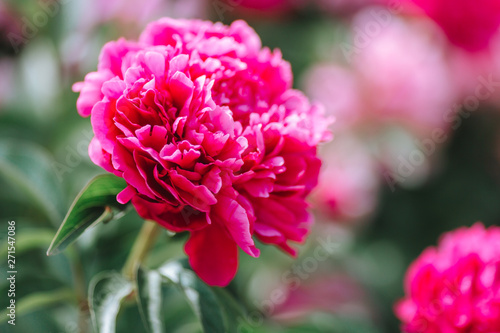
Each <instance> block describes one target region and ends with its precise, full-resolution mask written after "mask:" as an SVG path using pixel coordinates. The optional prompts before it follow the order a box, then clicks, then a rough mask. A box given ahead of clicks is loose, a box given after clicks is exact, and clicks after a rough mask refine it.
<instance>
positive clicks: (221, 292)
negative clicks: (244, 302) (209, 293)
mask: <svg viewBox="0 0 500 333" xmlns="http://www.w3.org/2000/svg"><path fill="white" fill-rule="evenodd" d="M212 290H213V292H214V293H215V295H216V296H217V300H218V301H219V303H220V304H221V305H222V307H223V309H224V318H225V322H226V326H227V329H228V331H229V332H237V331H238V325H239V324H240V322H239V320H243V319H244V318H245V310H244V309H243V307H242V306H241V304H239V303H238V302H237V301H236V299H235V298H234V297H233V295H231V294H230V293H229V292H228V291H227V290H226V289H223V288H213V289H212Z"/></svg>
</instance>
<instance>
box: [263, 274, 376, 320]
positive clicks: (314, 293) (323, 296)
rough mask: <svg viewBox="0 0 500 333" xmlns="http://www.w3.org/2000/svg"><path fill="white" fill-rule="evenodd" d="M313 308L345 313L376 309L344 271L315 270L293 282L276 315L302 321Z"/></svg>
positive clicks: (366, 314) (357, 314) (363, 313)
mask: <svg viewBox="0 0 500 333" xmlns="http://www.w3.org/2000/svg"><path fill="white" fill-rule="evenodd" d="M311 312H327V313H332V314H337V315H341V316H350V317H365V318H366V317H370V316H372V314H373V313H372V310H371V308H370V306H369V299H368V296H367V295H366V294H365V291H364V290H363V287H362V286H361V285H359V284H358V283H357V282H356V281H355V280H353V279H352V278H350V277H349V276H347V275H344V274H339V273H337V274H332V273H323V274H315V275H314V276H312V277H310V278H308V279H307V280H305V281H304V282H303V283H301V284H300V286H298V288H297V286H293V285H292V286H289V290H288V292H287V297H286V299H285V301H284V302H283V303H280V304H278V305H277V306H276V309H275V311H274V312H273V319H276V320H279V321H283V322H294V321H300V320H301V319H304V318H307V317H308V316H310V314H311Z"/></svg>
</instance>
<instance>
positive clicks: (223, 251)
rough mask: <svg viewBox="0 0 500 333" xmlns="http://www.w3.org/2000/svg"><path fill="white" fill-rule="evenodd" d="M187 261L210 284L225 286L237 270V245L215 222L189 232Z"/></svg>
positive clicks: (186, 248)
mask: <svg viewBox="0 0 500 333" xmlns="http://www.w3.org/2000/svg"><path fill="white" fill-rule="evenodd" d="M184 249H185V251H186V254H187V255H188V256H189V263H190V264H191V267H192V268H193V270H194V271H195V272H196V274H198V276H199V277H200V278H201V279H202V280H203V281H205V282H206V283H208V284H209V285H212V286H219V287H225V286H227V285H228V284H229V282H231V280H232V279H233V278H234V276H235V275H236V271H237V270H238V247H237V245H236V243H235V242H234V241H233V240H232V239H231V237H230V236H229V235H228V234H227V231H225V230H224V229H223V228H222V227H220V226H219V225H218V224H217V223H212V225H210V226H207V227H206V228H203V229H201V230H199V231H193V232H191V236H190V238H189V240H188V241H187V242H186V246H185V248H184Z"/></svg>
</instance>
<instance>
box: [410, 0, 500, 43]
mask: <svg viewBox="0 0 500 333" xmlns="http://www.w3.org/2000/svg"><path fill="white" fill-rule="evenodd" d="M405 2H406V3H408V4H413V5H415V6H417V7H418V8H419V9H420V10H421V11H422V12H423V13H425V15H427V16H429V17H430V18H431V19H432V20H434V21H435V22H436V23H437V24H438V25H439V26H440V27H441V28H442V29H443V31H444V32H445V34H446V35H447V36H448V39H449V40H450V42H451V43H453V44H455V45H457V46H459V47H462V48H464V49H466V50H468V51H479V50H483V49H485V48H487V47H488V45H489V43H490V40H491V37H492V36H493V35H494V34H496V33H497V31H498V28H499V27H500V1H498V0H478V1H470V0H458V1H457V0H405Z"/></svg>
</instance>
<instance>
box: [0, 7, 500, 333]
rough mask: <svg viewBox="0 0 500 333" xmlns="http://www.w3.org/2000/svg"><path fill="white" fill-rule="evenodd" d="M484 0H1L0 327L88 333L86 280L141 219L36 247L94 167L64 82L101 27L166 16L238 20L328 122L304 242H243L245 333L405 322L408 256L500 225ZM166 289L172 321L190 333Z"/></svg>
mask: <svg viewBox="0 0 500 333" xmlns="http://www.w3.org/2000/svg"><path fill="white" fill-rule="evenodd" d="M479 2H481V4H475V3H474V4H473V5H467V3H468V2H467V1H458V2H451V1H446V0H442V1H424V0H415V1H410V0H408V1H406V0H400V1H391V2H386V1H384V0H379V1H377V0H356V1H353V0H255V1H251V0H141V1H139V0H108V1H101V0H85V1H84V0H59V1H58V0H39V1H34V0H33V1H32V0H11V1H8V0H0V225H1V226H2V227H0V236H1V239H0V241H1V243H0V258H1V260H0V295H1V296H0V309H5V308H6V306H7V304H8V298H7V296H6V295H7V290H8V284H7V280H6V278H7V273H6V271H7V267H6V257H7V244H6V237H7V221H11V220H14V221H16V225H17V234H16V237H17V238H16V240H17V249H16V265H17V270H18V275H17V284H16V285H17V289H16V300H17V304H18V309H17V320H16V326H15V327H12V326H10V325H7V324H6V321H7V317H6V316H5V313H4V312H2V310H0V313H1V314H2V316H1V317H0V331H1V332H23V333H24V332H26V333H28V332H42V333H45V332H58V333H61V332H68V333H77V332H79V333H80V332H81V333H84V332H90V324H89V320H88V308H87V305H86V301H85V299H86V294H87V290H88V284H89V281H90V279H91V278H92V276H94V275H95V274H97V273H99V272H101V271H103V270H112V269H115V270H119V269H120V268H121V267H122V265H123V263H124V261H125V259H126V256H127V254H128V251H129V249H130V247H131V244H132V242H133V240H134V238H135V236H136V235H137V232H138V230H139V229H140V227H141V223H142V222H141V219H140V218H139V217H138V216H137V215H136V214H135V212H129V213H128V214H127V215H126V216H125V217H124V218H122V219H121V220H119V221H115V222H112V223H110V224H106V225H100V226H98V227H96V228H93V229H91V230H89V231H87V232H86V233H85V234H84V236H83V237H82V238H81V239H80V240H79V241H78V242H77V243H76V244H75V245H74V246H72V247H71V248H70V249H68V250H67V251H65V252H64V253H63V254H60V255H57V256H53V257H47V256H46V255H45V252H46V250H47V248H48V246H49V244H50V241H51V239H52V237H53V236H54V234H55V231H56V230H57V228H58V226H59V225H60V223H61V222H62V218H63V217H64V215H65V212H66V211H67V209H68V207H69V205H70V204H71V202H72V200H73V198H74V197H75V196H76V195H77V193H78V192H79V191H80V189H81V188H82V187H83V186H84V185H85V184H86V183H87V182H88V181H89V180H90V179H91V178H92V177H93V176H94V175H97V174H100V173H102V170H101V169H100V168H99V167H97V166H95V165H93V164H92V163H91V162H90V160H89V158H88V154H87V147H88V143H89V142H90V139H91V137H92V135H93V134H92V130H91V127H90V121H89V119H82V118H80V117H79V116H78V114H77V112H76V107H75V103H76V98H77V94H75V93H73V92H72V90H71V86H72V84H73V83H75V82H78V81H80V80H82V79H83V77H84V75H85V74H86V73H88V72H90V71H93V70H95V68H96V64H97V59H98V55H99V51H100V49H101V47H102V46H103V45H104V44H105V43H106V42H107V41H110V40H114V39H117V38H119V37H121V36H124V37H126V38H130V39H134V38H137V36H138V34H139V33H140V31H141V30H142V29H143V28H144V26H145V25H146V24H147V23H148V22H150V21H152V20H153V19H156V18H159V17H162V16H170V17H184V18H202V19H210V20H214V21H222V22H224V23H230V22H232V21H234V20H236V19H245V20H246V21H247V22H248V23H249V24H250V25H251V26H252V27H254V29H255V30H256V31H257V33H258V34H259V35H260V36H261V38H262V42H263V45H265V46H268V47H270V48H280V49H281V50H282V53H283V55H284V58H285V59H287V60H288V61H290V63H291V64H292V68H293V72H294V77H295V80H294V85H295V87H297V88H299V89H302V90H303V91H305V92H306V94H307V95H308V96H309V97H310V98H311V99H312V100H314V101H317V102H320V103H322V104H323V105H324V106H325V109H326V112H327V113H328V114H329V115H331V116H333V117H335V119H336V121H335V123H334V124H333V125H332V131H333V133H334V136H335V138H334V140H333V141H332V142H331V143H328V144H326V145H324V146H322V147H321V149H320V150H321V154H322V156H323V159H324V165H323V169H322V174H321V178H320V184H319V186H318V189H317V190H316V191H315V193H314V195H313V197H312V198H311V204H312V209H313V210H314V212H315V215H316V224H315V226H314V228H313V230H312V232H311V235H310V237H309V240H308V241H307V242H306V243H305V244H303V245H301V252H300V253H301V254H300V256H299V257H298V258H297V259H295V260H294V259H291V258H289V257H288V256H286V255H285V254H283V253H281V252H280V251H279V250H277V249H274V248H270V247H261V249H262V250H263V251H262V255H261V258H260V259H257V260H255V259H251V258H249V257H248V256H245V255H242V261H241V264H240V270H239V273H238V275H237V278H236V279H235V281H234V282H233V283H232V284H231V285H230V286H229V287H228V288H227V289H228V291H229V292H230V293H232V294H233V295H234V296H235V297H236V298H237V299H239V300H240V302H241V303H242V304H243V305H244V306H245V307H246V308H247V309H248V312H247V315H246V316H244V317H243V318H241V321H240V323H241V324H240V326H239V327H238V330H237V331H238V332H297V333H298V332H356V333H363V332H389V333H392V332H399V323H398V320H397V318H396V317H395V316H394V314H393V306H394V303H395V302H396V301H397V300H398V299H400V298H401V297H402V296H403V278H404V273H405V270H406V269H407V267H408V265H409V264H410V263H411V261H412V260H414V259H415V258H416V257H417V256H418V254H419V253H420V252H421V251H422V250H423V249H424V248H426V247H427V246H431V245H433V244H435V243H436V242H437V239H438V238H439V235H440V234H442V233H443V232H445V231H449V230H452V229H454V228H457V227H459V226H469V225H472V224H473V223H474V222H476V221H482V222H484V223H485V224H486V225H492V224H499V223H500V168H499V163H500V33H498V32H497V30H498V26H499V24H500V8H499V5H498V4H496V3H495V1H487V0H484V1H479ZM483 2H484V3H483ZM470 6H473V7H470ZM471 27H472V28H471ZM185 236H186V235H183V234H178V235H171V234H168V233H166V232H165V233H164V234H163V235H162V238H163V239H162V241H160V242H158V244H157V246H156V247H155V248H154V249H153V252H152V255H151V256H150V257H149V260H148V265H150V266H155V265H159V264H160V263H162V262H164V261H165V260H167V259H173V258H182V257H183V256H184V254H183V250H182V246H183V243H184V242H185V239H186V237H185ZM164 292H165V295H164V298H165V300H166V301H165V304H164V311H163V312H162V313H163V314H164V321H165V323H166V328H167V331H168V332H178V333H184V332H187V333H188V332H200V330H201V328H200V327H199V324H197V322H196V320H195V318H194V315H193V314H192V313H191V312H190V310H189V308H188V306H187V304H186V303H185V302H184V301H183V300H182V299H181V298H180V295H178V294H175V293H170V292H169V293H168V294H167V292H166V291H164ZM117 331H118V332H143V331H144V329H143V327H142V324H141V321H140V318H139V313H138V311H137V308H136V307H134V306H133V305H127V304H125V306H124V308H123V309H122V311H121V313H120V315H119V321H118V329H117Z"/></svg>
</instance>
